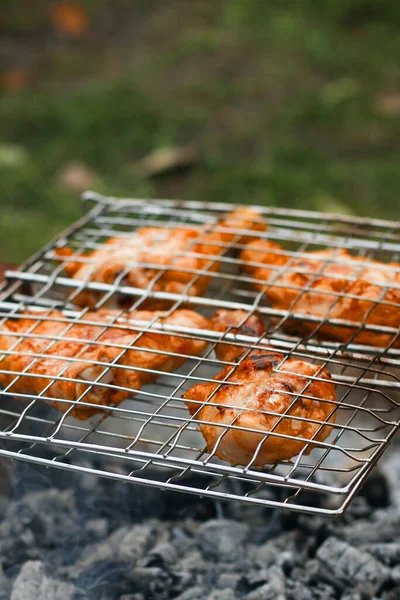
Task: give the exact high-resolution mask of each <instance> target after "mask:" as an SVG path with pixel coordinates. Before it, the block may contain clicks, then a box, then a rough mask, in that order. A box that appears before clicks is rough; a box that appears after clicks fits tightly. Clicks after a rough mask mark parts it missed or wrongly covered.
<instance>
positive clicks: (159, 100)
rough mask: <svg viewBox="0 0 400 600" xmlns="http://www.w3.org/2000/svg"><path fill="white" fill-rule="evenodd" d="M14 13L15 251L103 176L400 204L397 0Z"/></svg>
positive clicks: (367, 209)
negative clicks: (161, 152)
mask: <svg viewBox="0 0 400 600" xmlns="http://www.w3.org/2000/svg"><path fill="white" fill-rule="evenodd" d="M0 23H1V26H0V28H1V31H0V32H1V35H0V90H1V98H0V130H1V142H0V176H1V196H0V202H1V205H0V260H3V261H6V260H8V261H14V262H19V261H22V260H23V259H24V258H26V257H27V256H28V255H29V254H30V253H32V252H33V251H35V250H36V249H38V248H39V247H40V246H41V245H42V244H43V243H45V242H46V241H48V240H49V239H50V238H51V237H52V236H54V235H55V234H56V233H57V232H58V231H60V230H61V229H62V228H64V227H66V226H67V225H68V224H70V223H71V222H72V221H73V220H74V219H76V218H77V217H78V216H79V214H80V209H79V201H78V199H79V195H80V193H81V191H83V190H84V189H87V188H89V189H95V190H96V191H99V192H105V193H109V194H112V195H119V194H123V195H129V196H136V197H137V196H140V197H154V198H156V197H169V198H182V199H199V200H214V201H229V202H238V203H255V204H275V205H278V206H288V207H298V208H305V209H309V208H311V209H317V210H326V211H330V212H339V213H354V214H361V215H370V216H374V217H388V218H393V219H399V218H400V202H399V191H400V169H399V158H400V135H399V134H400V36H399V27H400V3H399V2H397V1H396V0H380V1H379V2H377V1H376V0H375V1H372V0H327V1H325V2H321V1H320V0H298V1H297V2H284V1H281V2H273V1H267V0H229V1H218V0H209V1H208V0H190V1H189V0H169V1H168V2H165V1H163V0H158V1H154V0H146V1H142V0H136V1H135V0H119V1H112V0H104V1H96V0H74V1H56V0H53V1H51V2H49V1H48V0H46V1H45V0H35V2H34V3H33V2H32V0H2V2H1V3H0ZM160 151H163V154H161V155H160ZM149 156H150V158H149ZM146 157H147V158H146ZM144 158H146V160H144V161H143V159H144ZM183 167H186V168H183Z"/></svg>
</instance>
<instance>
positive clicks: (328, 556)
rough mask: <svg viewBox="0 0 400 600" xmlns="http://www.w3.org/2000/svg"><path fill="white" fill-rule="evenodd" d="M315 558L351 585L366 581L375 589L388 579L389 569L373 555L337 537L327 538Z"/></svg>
mask: <svg viewBox="0 0 400 600" xmlns="http://www.w3.org/2000/svg"><path fill="white" fill-rule="evenodd" d="M317 558H318V559H319V561H320V562H321V564H322V565H324V566H326V567H327V568H328V569H330V570H331V571H332V572H333V573H334V574H335V575H336V577H337V578H338V579H340V580H341V581H343V582H344V583H346V584H348V585H351V586H353V585H354V584H355V583H356V584H357V583H360V584H361V583H364V582H368V583H371V584H373V585H374V589H375V591H376V590H378V589H379V588H380V587H381V586H382V584H383V583H384V582H386V581H388V580H389V579H390V571H389V569H387V568H386V567H385V566H383V565H382V564H381V563H380V562H378V561H377V560H376V559H375V558H373V556H371V555H370V554H368V553H367V552H363V551H361V550H358V549H356V548H353V547H352V546H350V545H349V544H347V543H346V542H343V541H341V540H339V539H337V538H334V537H330V538H328V539H327V540H326V541H325V542H324V543H323V544H322V546H321V547H320V548H319V549H318V552H317Z"/></svg>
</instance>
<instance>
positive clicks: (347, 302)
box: [240, 240, 400, 348]
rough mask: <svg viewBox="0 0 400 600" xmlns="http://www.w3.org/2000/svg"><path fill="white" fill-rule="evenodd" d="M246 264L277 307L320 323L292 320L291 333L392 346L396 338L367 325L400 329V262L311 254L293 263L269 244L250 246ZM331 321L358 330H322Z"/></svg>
mask: <svg viewBox="0 0 400 600" xmlns="http://www.w3.org/2000/svg"><path fill="white" fill-rule="evenodd" d="M240 259H241V261H242V264H243V269H244V270H245V271H246V272H247V273H249V274H250V275H252V277H254V279H255V280H256V281H255V282H254V284H253V285H254V287H255V288H256V289H257V290H260V291H261V290H265V293H266V295H267V296H268V298H269V300H270V301H271V303H272V306H273V307H274V308H276V309H279V310H285V311H291V312H295V313H301V314H303V315H304V316H305V317H307V316H312V317H318V318H319V321H318V322H315V321H314V322H313V321H307V320H306V319H304V320H297V319H296V320H295V319H289V320H288V321H286V322H285V327H286V328H288V329H290V330H291V331H294V332H296V333H300V334H304V333H306V334H307V333H311V334H312V333H314V332H316V334H317V335H318V336H319V337H325V338H329V339H333V340H337V341H339V342H342V343H346V342H349V341H353V342H354V343H357V344H366V345H370V346H386V345H388V344H389V343H391V342H392V340H393V335H391V334H389V333H380V332H377V331H371V330H366V329H365V328H363V325H364V324H367V325H378V326H379V325H380V326H386V327H393V328H395V329H397V330H398V329H399V327H400V265H399V264H397V263H390V264H384V263H381V262H379V261H376V260H368V259H366V258H361V257H358V256H357V257H354V256H352V255H351V254H349V252H348V251H347V250H344V249H341V250H321V251H316V252H307V253H306V254H305V255H303V256H302V257H301V258H293V257H289V256H287V255H286V256H285V252H284V250H283V248H281V247H280V246H279V245H278V244H275V243H273V242H270V241H268V240H253V241H251V242H250V243H248V244H247V247H246V248H245V250H243V251H242V252H241V254H240ZM396 286H397V287H396ZM305 288H306V289H305ZM382 302H384V303H385V302H386V304H382ZM387 303H391V304H387ZM326 319H344V320H347V321H351V322H352V323H357V324H358V326H357V327H351V326H339V325H335V324H330V323H328V324H323V325H322V326H321V325H320V323H321V321H324V320H326ZM394 347H397V348H398V347H400V340H395V342H394Z"/></svg>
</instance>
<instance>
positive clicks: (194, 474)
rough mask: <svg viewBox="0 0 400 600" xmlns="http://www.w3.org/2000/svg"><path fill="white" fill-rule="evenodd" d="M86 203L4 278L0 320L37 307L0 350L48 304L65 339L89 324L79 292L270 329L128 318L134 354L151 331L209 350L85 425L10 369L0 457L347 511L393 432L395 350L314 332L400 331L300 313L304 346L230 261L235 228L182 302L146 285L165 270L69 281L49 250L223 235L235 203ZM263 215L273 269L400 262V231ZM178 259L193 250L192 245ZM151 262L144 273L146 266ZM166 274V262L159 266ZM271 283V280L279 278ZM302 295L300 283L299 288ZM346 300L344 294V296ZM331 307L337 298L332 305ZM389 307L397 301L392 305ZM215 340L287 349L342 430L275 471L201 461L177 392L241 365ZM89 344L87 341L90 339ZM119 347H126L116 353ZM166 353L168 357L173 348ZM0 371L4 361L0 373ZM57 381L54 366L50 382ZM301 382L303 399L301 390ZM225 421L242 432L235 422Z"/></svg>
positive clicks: (284, 315) (195, 275) (297, 214)
mask: <svg viewBox="0 0 400 600" xmlns="http://www.w3.org/2000/svg"><path fill="white" fill-rule="evenodd" d="M84 208H85V215H84V216H83V218H82V219H80V221H79V222H77V223H76V224H74V225H73V226H72V227H71V228H70V229H69V230H68V231H66V232H65V233H63V234H62V235H61V236H59V237H58V238H57V239H56V240H55V241H54V242H53V243H51V244H49V245H48V246H46V247H45V248H44V249H43V250H41V251H40V252H38V253H37V254H36V255H35V256H34V257H32V258H31V259H30V260H29V261H28V262H26V263H25V264H24V265H23V266H22V267H21V270H20V271H8V272H7V284H6V285H4V286H3V288H0V326H1V325H2V324H3V323H4V322H5V321H6V319H7V318H10V317H18V316H21V315H22V313H23V311H25V310H27V309H30V310H33V311H34V310H38V309H40V310H41V311H43V310H44V311H45V312H44V313H41V314H40V315H38V316H37V317H32V328H31V329H30V330H28V332H26V333H24V334H22V335H20V336H16V339H15V346H13V347H12V348H11V349H9V350H7V351H6V352H5V354H4V355H7V354H8V355H9V354H10V353H12V352H15V353H18V342H19V340H21V338H24V339H27V338H29V337H31V338H32V339H35V326H36V325H37V323H38V322H40V321H41V320H44V319H48V318H49V317H48V316H46V315H48V314H49V312H50V311H51V310H53V309H58V310H62V311H63V315H64V316H63V317H62V319H61V321H62V322H63V323H65V330H66V331H67V330H68V328H70V327H71V325H72V324H73V323H76V322H79V323H85V322H87V321H88V320H89V321H90V317H89V316H88V314H87V313H88V310H89V309H88V308H80V307H77V306H76V305H75V303H74V301H75V299H76V298H77V296H78V294H79V293H81V292H82V290H83V289H85V290H87V289H89V290H94V291H96V292H98V293H99V296H98V297H99V300H98V303H97V306H96V308H101V307H103V306H106V305H107V303H109V302H110V300H111V301H112V300H113V299H114V298H115V297H119V298H120V297H123V298H125V300H127V299H128V300H129V304H130V306H131V309H141V308H143V306H146V303H147V302H148V301H149V299H152V300H153V301H157V302H161V301H163V302H165V301H168V303H169V307H168V314H172V312H173V311H174V310H176V309H179V308H182V307H183V306H185V307H188V308H191V309H193V310H196V311H198V312H199V313H201V314H203V315H205V316H210V315H211V314H212V313H213V312H214V310H216V309H218V308H225V309H233V310H235V309H241V310H244V311H246V313H247V314H248V315H252V314H254V313H255V311H257V312H258V313H259V314H261V315H262V316H263V318H264V320H265V321H266V323H267V325H268V330H267V333H266V335H265V336H261V337H260V338H255V337H251V336H245V335H233V334H232V333H229V331H228V332H227V333H225V334H220V333H217V332H214V331H211V330H204V329H201V330H198V329H194V328H190V327H172V326H171V325H167V324H161V323H160V320H159V318H157V317H154V319H153V320H152V321H151V322H138V321H134V320H133V321H132V320H131V321H130V322H129V327H130V328H131V329H132V331H134V332H135V333H136V340H135V344H136V345H135V348H137V349H138V350H139V349H140V347H141V346H140V340H141V336H142V335H143V334H144V333H145V332H149V331H151V332H158V333H159V334H160V335H163V334H171V333H173V334H174V335H176V336H178V337H182V338H184V337H186V338H190V339H199V340H204V341H206V342H207V346H206V350H205V351H204V352H203V354H202V356H199V357H193V356H185V358H186V362H185V364H184V365H183V366H181V367H180V368H179V369H178V370H177V371H174V372H172V373H168V374H162V373H161V374H159V375H160V377H159V378H158V379H157V381H156V382H155V383H152V384H148V385H145V386H144V387H143V388H141V389H140V390H130V391H131V392H132V393H131V396H130V397H129V399H127V400H126V401H125V402H124V403H122V404H120V405H119V406H108V407H103V408H102V409H101V410H100V412H99V413H97V414H96V415H94V416H93V417H91V419H90V420H86V421H79V420H77V419H74V418H72V417H71V416H70V414H69V413H70V412H71V410H72V408H73V403H72V402H71V401H68V400H63V402H64V404H66V405H67V407H66V412H65V413H64V414H63V415H62V416H60V413H59V412H58V411H56V410H55V409H53V408H52V407H51V406H50V405H49V398H47V397H45V396H44V395H43V394H39V395H33V394H32V395H30V394H27V393H15V392H13V384H14V383H15V381H18V379H19V378H20V377H21V376H22V375H23V371H22V370H18V368H17V369H16V371H15V373H14V377H15V379H14V380H13V383H11V384H10V385H9V386H8V387H7V388H5V389H4V390H2V391H0V394H1V396H2V398H1V408H0V415H1V416H0V419H1V421H0V427H1V428H2V430H1V431H0V439H1V444H2V447H1V448H0V454H1V455H4V456H10V457H12V458H18V459H22V460H26V461H30V462H35V463H41V464H44V465H51V466H54V467H59V468H64V469H74V470H79V471H84V472H87V473H92V474H98V475H102V476H106V477H110V478H114V479H118V480H123V481H127V482H136V483H142V484H147V485H152V486H157V487H159V488H171V489H176V490H180V491H185V492H191V493H197V494H201V495H204V496H212V497H215V498H220V499H230V500H240V501H242V502H247V503H254V504H260V505H265V506H273V507H286V508H288V509H292V510H302V511H306V512H310V513H311V512H313V513H324V514H340V513H342V512H343V511H344V510H345V508H346V507H347V506H348V504H349V502H350V501H351V499H352V497H353V496H354V494H355V493H356V492H357V490H358V489H359V488H360V486H361V484H362V483H363V481H364V480H365V478H366V477H367V475H368V473H369V472H370V471H371V469H372V468H373V467H374V465H375V464H376V462H377V460H378V458H379V457H380V455H381V454H382V453H383V451H384V450H385V448H386V447H387V446H388V444H389V443H390V441H391V439H392V438H393V436H394V435H395V433H396V431H397V429H398V427H399V424H400V421H399V410H398V408H399V391H400V379H399V372H398V368H399V365H400V350H399V349H397V348H396V347H395V346H396V344H395V343H393V342H392V343H390V344H389V345H388V346H387V347H371V346H364V345H361V344H359V343H354V342H352V340H354V339H356V338H355V334H354V335H352V336H351V339H350V341H349V342H348V343H347V344H343V343H342V344H340V343H337V342H330V341H321V340H317V338H316V334H318V331H319V330H320V328H321V327H322V326H323V325H326V324H327V323H330V324H333V325H334V324H336V325H345V326H347V327H350V328H351V330H352V331H353V330H354V331H355V332H357V331H359V330H360V329H363V330H366V331H371V332H379V333H382V332H384V333H388V334H391V336H393V339H394V340H395V339H396V335H397V334H398V330H396V329H395V328H391V327H382V326H374V325H369V324H367V323H366V322H365V319H364V322H363V323H361V324H360V323H357V322H355V323H352V322H344V321H341V320H338V319H330V318H329V317H327V318H321V317H316V316H307V319H308V320H309V321H310V322H315V331H314V332H312V333H310V335H308V337H307V338H306V339H305V338H300V337H298V336H295V335H289V334H288V333H286V332H285V327H284V326H285V324H286V323H287V321H288V319H289V317H290V319H291V320H293V319H294V320H296V319H297V320H298V321H299V322H301V321H302V320H304V318H305V317H304V314H300V313H295V312H291V311H284V310H277V309H274V308H273V307H272V306H271V305H270V304H269V303H268V301H267V300H266V297H265V294H264V293H263V291H255V290H254V288H253V287H252V285H251V283H252V280H251V277H250V276H249V275H246V274H244V273H243V271H242V269H241V266H242V265H241V264H240V262H241V261H240V260H239V258H238V250H240V249H242V248H243V247H244V246H243V243H240V240H241V236H242V235H243V233H244V232H243V231H242V230H237V231H235V235H234V236H233V239H232V240H231V241H230V242H229V243H227V244H223V243H222V242H220V245H221V254H220V255H218V256H213V257H211V258H210V257H209V256H208V259H209V263H208V265H207V267H206V268H205V269H202V270H196V269H192V270H190V269H189V271H188V272H189V274H190V282H189V283H188V285H187V288H186V293H184V294H173V293H166V292H163V291H154V289H153V288H154V282H155V281H157V278H159V277H160V276H161V274H162V272H163V269H162V268H160V267H159V266H158V267H157V268H156V269H155V270H154V278H153V281H152V284H151V285H150V286H149V287H148V288H147V289H139V288H132V287H130V286H127V285H125V284H124V281H123V275H124V273H121V276H120V277H118V278H117V280H116V281H115V282H113V283H112V284H105V283H98V282H88V281H84V282H82V281H79V280H77V279H72V278H69V277H67V276H66V274H65V273H64V270H63V269H64V267H65V263H61V264H60V263H58V262H57V261H56V260H55V254H54V250H55V248H57V247H62V246H66V245H68V246H69V247H70V248H72V249H73V250H74V252H75V253H76V254H77V255H78V254H79V253H81V252H85V251H91V250H94V249H97V248H101V247H102V245H103V244H104V242H105V241H106V240H107V239H108V238H109V237H116V236H120V237H124V236H129V235H130V234H131V232H132V231H133V230H135V229H137V228H140V227H142V226H155V227H167V228H171V229H174V228H175V227H183V228H185V227H188V228H193V227H199V226H202V227H204V226H205V231H213V230H215V229H216V228H218V221H219V219H220V218H221V217H222V216H223V215H224V214H225V213H226V212H227V211H229V210H232V209H233V208H234V207H233V206H230V205H227V204H206V203H196V202H178V201H144V200H131V199H127V200H124V199H114V198H104V197H101V196H97V195H96V194H86V195H85V197H84ZM258 210H259V212H260V215H262V217H263V218H265V219H266V220H267V222H268V225H269V227H268V231H267V232H264V233H260V237H261V238H268V239H269V240H273V241H276V242H279V243H280V244H281V245H282V246H283V247H284V249H285V250H284V251H285V254H286V255H287V256H288V257H289V261H288V262H287V263H286V265H285V266H284V267H280V269H281V270H280V271H279V272H282V269H290V265H291V261H290V258H291V257H299V256H300V257H301V256H302V255H304V253H307V252H310V251H313V250H317V249H321V248H327V247H328V248H332V249H341V248H346V249H348V250H350V251H351V253H352V254H353V255H354V256H363V257H367V258H368V259H374V260H380V261H382V262H396V261H398V260H399V253H400V223H391V222H387V221H381V220H377V219H374V220H366V219H361V218H353V217H337V216H334V215H323V214H319V213H314V212H305V211H296V210H281V209H277V208H270V207H268V208H259V209H258ZM213 245H215V242H213ZM182 254H183V255H184V256H188V257H189V256H196V253H195V252H193V248H192V247H191V245H190V244H189V245H188V247H187V248H186V249H185V250H184V252H183V253H182ZM205 258H207V255H205ZM75 260H76V258H75ZM79 260H80V261H82V262H90V260H91V259H90V257H89V258H85V257H83V258H80V259H79ZM215 261H218V262H219V263H220V268H219V270H215V271H213V270H212V266H213V263H214V262H215ZM145 266H147V267H148V268H151V265H145ZM172 268H173V261H172V263H170V264H169V265H168V267H165V269H172ZM203 275H207V276H209V277H210V278H211V283H210V286H209V288H208V289H207V291H206V293H205V294H204V295H203V296H201V297H200V296H192V295H190V286H191V285H193V283H194V282H195V281H197V280H198V279H199V277H201V276H203ZM316 276H317V274H316V275H315V277H316ZM264 283H265V282H264ZM274 285H278V286H279V282H278V283H274ZM391 287H394V288H396V284H393V285H392V284H391ZM398 288H400V286H399V285H398V284H397V288H396V289H398ZM308 289H309V288H308V287H307V286H306V287H305V288H304V289H302V290H301V293H306V292H307V290H308ZM384 291H385V289H384V288H383V292H384ZM340 296H341V297H343V296H346V293H341V294H340ZM349 297H350V298H351V295H349ZM336 300H337V298H335V294H333V300H332V301H333V302H335V301H336ZM379 301H380V302H386V300H385V301H383V300H382V299H381V300H380V299H379V297H378V298H377V299H376V302H373V303H371V306H372V307H373V306H375V305H376V304H377V303H378V302H379ZM387 304H388V306H389V307H390V306H392V307H394V306H395V304H394V303H393V302H392V303H391V302H387ZM109 325H110V324H104V327H101V328H100V330H101V331H104V330H105V328H107V327H109ZM112 325H113V327H114V326H116V327H118V326H120V327H123V326H126V315H123V313H122V311H120V312H119V313H115V316H114V318H113V321H112ZM100 330H99V332H100ZM59 339H60V337H59V336H58V337H53V338H52V337H51V336H49V339H48V344H49V347H51V345H52V344H54V343H55V341H57V340H59ZM221 340H222V343H225V342H226V343H229V342H230V343H232V341H234V342H235V344H237V345H242V346H243V348H244V350H246V351H247V352H248V351H250V350H251V349H255V348H258V349H260V348H265V347H266V344H267V343H268V345H269V346H272V347H273V348H274V350H277V351H279V352H280V353H282V355H283V356H284V360H283V363H284V362H285V361H286V360H287V359H288V358H299V359H301V360H307V361H309V362H312V363H314V364H317V365H319V366H320V367H321V368H326V369H327V370H329V371H330V373H331V374H332V376H333V378H334V381H335V384H336V388H337V400H336V402H335V403H334V407H333V411H334V412H335V413H336V422H335V424H333V425H332V432H331V434H330V436H329V437H328V438H327V439H326V440H325V441H323V442H322V441H316V440H315V439H314V441H313V447H314V449H313V450H312V451H311V453H310V454H309V455H306V453H305V450H306V448H305V449H304V450H303V451H302V452H301V453H300V454H299V455H298V456H297V457H295V458H293V459H292V461H290V462H282V463H277V464H274V465H269V466H266V467H264V468H263V469H262V470H259V469H256V468H254V466H253V463H254V457H251V459H250V460H249V463H248V464H247V465H246V466H240V465H230V464H229V463H227V462H223V461H221V460H220V459H218V458H217V456H216V452H215V451H213V452H211V453H208V452H207V451H206V449H205V444H204V439H203V437H202V435H201V433H200V432H199V430H198V423H197V421H196V420H195V419H193V418H190V417H189V414H188V411H187V408H186V405H185V403H184V401H183V399H182V394H183V392H184V391H185V390H187V389H188V388H190V387H191V386H192V385H194V384H196V383H199V382H204V381H211V382H212V381H215V380H214V377H215V376H216V375H217V374H218V373H219V372H220V371H221V370H222V369H223V367H225V366H230V367H231V369H234V368H235V363H229V362H227V361H221V360H218V359H217V358H216V355H215V353H214V350H215V347H216V343H217V342H218V343H221ZM267 340H268V342H267ZM88 343H90V344H92V345H95V344H96V340H94V341H91V342H88ZM123 352H124V347H122V348H121V353H123ZM161 352H162V353H164V354H166V355H168V354H169V352H168V349H167V348H166V349H165V350H162V351H161ZM4 355H3V356H4ZM41 356H42V355H41V354H38V355H36V356H33V357H32V360H33V361H35V360H39V359H40V357H41ZM104 368H105V371H106V370H107V369H109V368H110V365H104ZM135 368H137V367H135ZM280 368H281V367H280V366H279V367H278V368H277V369H278V370H279V369H280ZM4 372H5V371H4V370H2V364H1V360H0V373H4ZM321 377H322V376H316V377H314V379H317V380H318V379H321ZM62 378H63V373H62V372H61V373H60V374H59V375H57V376H55V377H54V378H53V380H55V379H62ZM97 385H102V386H105V387H107V385H109V384H107V383H102V382H100V383H99V382H97ZM306 388H307V386H306ZM306 388H305V390H304V395H307V389H306ZM306 397H307V396H306ZM80 403H81V404H83V405H85V404H89V403H88V402H86V401H85V393H84V394H83V395H82V398H81V399H80ZM69 405H70V407H69ZM101 411H102V412H101ZM231 427H236V426H235V424H234V423H233V424H232V425H231ZM321 427H322V424H321ZM239 430H240V428H239ZM269 435H270V436H277V437H279V436H280V437H282V438H283V440H284V439H285V436H284V435H281V434H279V433H276V432H274V431H272V432H271V433H270V434H269ZM308 445H309V444H308Z"/></svg>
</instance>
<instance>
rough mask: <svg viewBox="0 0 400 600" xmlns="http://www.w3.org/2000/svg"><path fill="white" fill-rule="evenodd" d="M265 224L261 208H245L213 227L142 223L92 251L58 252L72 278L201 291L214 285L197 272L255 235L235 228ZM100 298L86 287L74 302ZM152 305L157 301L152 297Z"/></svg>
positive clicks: (116, 301)
mask: <svg viewBox="0 0 400 600" xmlns="http://www.w3.org/2000/svg"><path fill="white" fill-rule="evenodd" d="M265 228H266V225H265V224H264V223H263V221H262V219H261V216H260V215H259V214H258V213H257V212H255V211H254V210H253V209H251V208H247V207H242V208H238V209H237V210H235V211H234V212H232V213H230V214H228V215H227V216H226V217H225V218H224V219H223V220H222V221H221V222H220V223H219V224H218V227H217V228H216V229H215V230H211V231H209V232H207V231H206V230H205V229H204V228H200V227H199V228H183V227H177V228H175V229H170V228H166V227H142V228H141V229H138V230H137V231H135V232H133V233H132V235H130V236H129V237H116V238H111V239H109V240H108V241H107V243H106V244H105V245H104V247H103V248H100V249H98V250H94V251H93V252H91V253H90V254H86V255H80V256H76V255H74V253H73V251H72V250H71V249H69V248H59V249H58V250H56V255H57V258H58V260H62V261H65V271H66V273H67V274H68V275H69V276H70V277H72V278H74V279H78V280H82V281H84V282H93V281H95V282H101V283H106V284H113V283H114V282H115V281H116V280H118V281H119V283H120V284H121V285H127V286H132V287H137V288H141V289H151V290H152V291H153V292H167V293H174V294H183V293H186V294H188V295H189V296H201V295H202V294H203V293H204V292H205V290H206V289H207V287H208V285H209V284H210V281H211V275H205V274H201V273H199V272H200V271H208V272H210V273H212V272H213V271H217V270H218V269H219V266H220V263H219V261H218V260H216V257H218V256H219V255H221V254H222V253H223V252H224V250H225V248H224V245H226V244H229V243H230V242H232V241H234V240H235V239H236V238H237V242H241V243H242V242H243V241H250V240H251V239H253V238H254V235H251V234H249V235H247V234H243V235H240V234H237V233H236V232H237V230H249V231H264V230H265ZM214 243H215V244H216V245H213V244H214ZM100 298H101V293H99V292H96V291H91V290H85V291H83V292H81V293H80V294H79V295H78V296H77V297H76V298H75V299H74V302H75V304H79V305H81V306H94V305H95V304H96V302H97V301H98V300H99V299H100ZM124 300H126V299H123V298H122V297H121V296H118V295H114V296H113V299H112V300H111V301H109V302H108V303H107V306H108V307H111V306H113V305H115V304H116V305H117V306H122V305H123V304H122V303H123V301H124ZM128 301H129V298H128ZM130 302H132V298H131V300H130ZM148 305H149V303H147V306H148ZM158 305H160V302H159V303H158ZM161 305H162V303H161ZM150 306H155V303H154V301H153V303H152V304H150Z"/></svg>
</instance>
